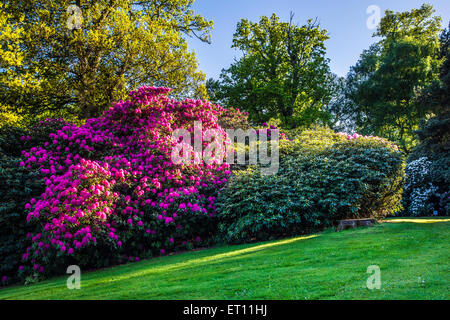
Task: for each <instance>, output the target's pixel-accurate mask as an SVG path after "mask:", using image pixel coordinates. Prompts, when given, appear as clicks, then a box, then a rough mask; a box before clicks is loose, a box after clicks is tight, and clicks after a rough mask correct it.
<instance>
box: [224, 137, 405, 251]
mask: <svg viewBox="0 0 450 320" xmlns="http://www.w3.org/2000/svg"><path fill="white" fill-rule="evenodd" d="M403 176H404V160H403V157H402V155H401V153H400V152H398V151H397V150H396V148H395V146H394V145H392V144H391V143H389V142H387V141H384V140H382V139H379V138H372V137H361V138H358V139H352V140H347V139H346V138H345V137H343V136H342V135H339V134H335V133H333V132H332V131H331V130H327V129H321V128H319V129H314V130H306V131H304V132H303V133H301V135H300V136H298V137H297V138H296V139H294V140H293V141H285V140H283V141H281V142H280V169H279V172H278V174H276V175H272V176H263V175H261V174H260V169H259V168H258V167H256V166H253V167H249V168H247V169H246V170H242V171H237V172H235V173H234V175H233V177H232V179H231V180H230V182H229V184H228V185H227V187H226V188H225V189H223V190H222V192H221V194H220V196H219V199H218V210H219V214H218V218H219V221H220V222H219V229H220V234H221V238H222V239H223V240H225V241H227V242H231V243H241V242H248V241H261V240H268V239H272V238H279V237H285V236H291V235H297V234H304V233H310V232H313V231H316V230H319V229H321V228H324V227H328V226H331V225H333V224H335V223H336V221H337V220H340V219H344V218H359V217H377V218H379V217H384V216H386V215H388V214H393V213H395V212H397V211H399V210H400V209H401V204H400V202H401V191H402V185H403Z"/></svg>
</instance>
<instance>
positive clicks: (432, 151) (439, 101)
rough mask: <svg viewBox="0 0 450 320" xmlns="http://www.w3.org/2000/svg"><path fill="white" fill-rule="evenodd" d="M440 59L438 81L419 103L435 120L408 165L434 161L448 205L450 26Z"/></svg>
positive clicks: (424, 128)
mask: <svg viewBox="0 0 450 320" xmlns="http://www.w3.org/2000/svg"><path fill="white" fill-rule="evenodd" d="M440 42H441V50H440V56H441V57H443V58H444V59H445V61H444V63H443V64H442V66H441V70H440V75H439V80H438V81H435V82H434V83H433V84H432V85H431V86H429V87H428V88H426V89H425V90H423V92H422V93H421V95H420V96H419V97H418V103H419V104H422V105H423V106H424V108H427V109H430V110H431V111H432V114H433V116H432V117H430V118H429V119H427V120H425V119H424V120H423V121H422V122H421V125H420V129H419V130H417V131H416V134H417V136H418V138H419V141H420V143H419V145H418V146H417V147H416V148H414V150H413V151H412V152H411V155H410V156H409V159H408V160H409V161H412V160H417V159H418V158H421V157H427V158H428V160H430V161H431V170H430V171H431V181H432V183H433V185H434V186H437V187H438V190H439V192H440V193H441V194H444V193H447V197H446V198H445V199H444V200H445V201H446V203H448V195H449V192H450V24H449V27H448V29H446V30H444V32H442V34H441V37H440Z"/></svg>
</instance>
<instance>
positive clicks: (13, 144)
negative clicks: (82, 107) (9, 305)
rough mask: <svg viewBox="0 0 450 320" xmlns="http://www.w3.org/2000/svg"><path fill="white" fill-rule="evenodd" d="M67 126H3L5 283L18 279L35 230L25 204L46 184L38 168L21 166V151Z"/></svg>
mask: <svg viewBox="0 0 450 320" xmlns="http://www.w3.org/2000/svg"><path fill="white" fill-rule="evenodd" d="M64 125H65V123H64V122H63V121H61V120H46V121H43V122H41V123H40V124H39V125H38V126H36V127H33V128H30V129H29V130H25V129H21V128H17V127H13V126H3V127H1V128H0V181H1V183H0V275H1V278H2V282H3V284H5V283H11V282H14V281H16V280H17V271H18V268H19V267H20V260H21V256H22V253H23V252H24V251H25V250H26V246H27V243H28V242H29V239H28V238H27V235H29V234H30V233H31V232H33V231H34V229H35V226H34V225H33V224H27V223H26V213H25V212H24V207H25V205H26V203H27V201H28V200H29V199H31V198H33V197H39V196H40V195H41V193H42V192H43V191H44V186H45V185H44V184H43V182H42V181H41V174H40V172H39V170H35V169H31V168H25V167H22V166H20V162H21V161H22V159H21V156H20V155H21V153H20V152H21V150H22V149H25V148H29V147H30V146H31V145H43V144H44V142H45V141H46V140H47V139H46V138H48V134H49V133H51V132H56V131H57V130H58V129H60V128H62V127H63V126H64ZM31 136H33V139H32V138H31Z"/></svg>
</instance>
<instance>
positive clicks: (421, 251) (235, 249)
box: [0, 218, 450, 299]
mask: <svg viewBox="0 0 450 320" xmlns="http://www.w3.org/2000/svg"><path fill="white" fill-rule="evenodd" d="M417 221H420V223H417ZM427 221H431V222H433V223H429V222H427ZM386 222H393V223H381V224H379V225H376V226H375V227H372V228H359V229H352V230H346V231H342V232H339V233H336V232H332V231H331V230H328V231H327V232H323V233H320V234H317V235H311V236H305V237H296V238H291V239H283V240H278V241H271V242H265V243H257V244H248V245H239V246H223V247H218V248H212V249H207V250H202V251H195V252H189V253H183V254H178V255H173V256H166V257H161V258H155V259H150V260H146V261H141V262H138V263H130V264H127V265H122V266H116V267H113V268H109V269H105V270H98V271H94V272H84V273H82V279H81V289H80V290H69V289H67V287H66V280H67V277H59V278H54V279H51V280H47V281H44V282H41V283H37V284H34V285H30V286H15V287H9V288H4V289H1V290H0V299H448V298H449V293H448V292H449V287H450V276H449V274H450V273H449V271H450V268H449V261H450V250H449V245H448V238H449V235H450V234H449V227H450V221H449V219H434V218H431V219H430V218H427V219H389V220H387V221H386ZM400 222H402V223H400ZM369 265H378V266H379V267H380V269H381V281H382V287H381V289H380V290H373V291H371V290H369V289H367V288H366V286H365V283H366V280H367V277H368V276H369V274H367V273H366V271H367V267H368V266H369Z"/></svg>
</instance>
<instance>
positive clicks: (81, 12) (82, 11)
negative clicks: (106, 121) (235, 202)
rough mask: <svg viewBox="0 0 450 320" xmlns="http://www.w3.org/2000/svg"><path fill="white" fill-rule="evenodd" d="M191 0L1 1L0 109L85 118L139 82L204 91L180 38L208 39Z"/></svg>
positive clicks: (182, 92) (206, 27)
mask: <svg viewBox="0 0 450 320" xmlns="http://www.w3.org/2000/svg"><path fill="white" fill-rule="evenodd" d="M193 2H194V0H147V1H137V0H135V1H133V0H77V1H67V0H56V1H55V0H23V1H6V0H2V1H0V3H1V4H2V6H1V7H0V17H2V19H3V24H4V25H6V26H7V27H8V28H7V29H3V28H2V30H1V31H0V41H1V43H0V47H2V48H7V49H6V50H4V51H9V52H6V53H5V52H4V51H2V52H1V56H2V57H1V58H0V100H1V101H2V103H3V105H2V108H3V109H4V110H3V111H5V108H6V106H9V107H10V108H12V109H13V110H15V111H17V112H20V113H22V114H25V115H33V116H35V115H40V114H53V115H54V114H58V113H70V114H76V115H78V117H80V118H89V117H92V116H97V115H99V114H100V113H101V112H102V111H103V110H105V109H107V108H108V107H110V105H111V103H112V102H114V101H117V100H119V99H122V98H124V97H125V96H126V93H127V92H128V91H129V90H130V89H133V88H136V87H137V86H139V85H141V84H148V85H158V86H169V87H172V88H173V89H174V91H173V93H174V94H175V95H178V96H182V95H187V94H189V95H196V96H203V95H205V93H206V90H205V87H204V84H203V81H204V79H205V76H204V74H203V73H202V72H200V71H199V70H198V63H197V60H196V57H195V55H194V53H192V52H189V51H188V47H187V43H186V41H185V40H184V38H183V37H184V36H186V35H187V36H193V37H197V38H199V39H200V40H201V41H209V37H210V35H209V31H210V28H211V26H212V22H211V21H207V20H205V19H204V18H203V17H202V16H200V15H197V14H195V13H194V12H193V11H192V10H191V9H190V7H191V5H192V3H193ZM74 5H76V6H74ZM0 23H2V21H1V20H0ZM14 33H15V36H16V38H14V41H12V38H11V37H12V34H14ZM5 34H6V37H5ZM8 35H9V38H8ZM9 44H13V45H12V46H9ZM8 54H9V55H10V56H9V57H8Z"/></svg>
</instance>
